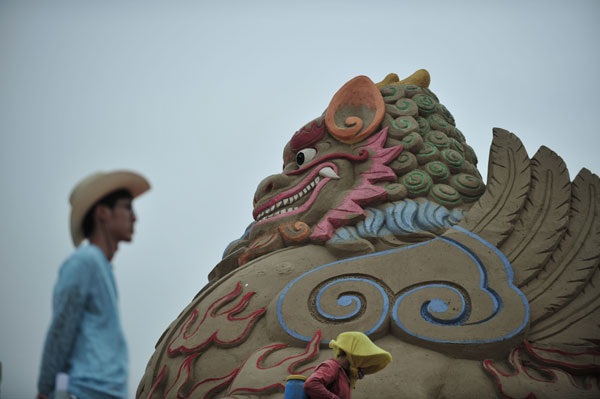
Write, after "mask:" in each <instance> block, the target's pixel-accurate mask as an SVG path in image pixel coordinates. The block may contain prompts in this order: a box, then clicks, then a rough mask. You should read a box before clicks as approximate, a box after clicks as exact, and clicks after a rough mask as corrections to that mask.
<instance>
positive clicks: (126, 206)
mask: <svg viewBox="0 0 600 399" xmlns="http://www.w3.org/2000/svg"><path fill="white" fill-rule="evenodd" d="M135 221H136V217H135V213H134V212H133V207H132V204H131V199H127V198H122V199H119V200H117V202H116V203H115V205H114V207H113V208H112V209H110V216H109V218H108V221H107V223H106V227H107V229H108V233H109V234H110V235H111V236H112V237H113V238H114V239H115V240H116V241H117V242H119V241H127V242H130V241H131V239H132V237H133V225H134V223H135Z"/></svg>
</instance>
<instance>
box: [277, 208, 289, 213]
mask: <svg viewBox="0 0 600 399" xmlns="http://www.w3.org/2000/svg"><path fill="white" fill-rule="evenodd" d="M286 212H287V209H282V210H281V212H279V213H286Z"/></svg>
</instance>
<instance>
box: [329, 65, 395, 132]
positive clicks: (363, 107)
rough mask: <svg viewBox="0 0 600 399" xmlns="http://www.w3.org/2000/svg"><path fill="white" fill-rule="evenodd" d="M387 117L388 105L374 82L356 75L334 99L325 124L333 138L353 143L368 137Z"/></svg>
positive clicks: (330, 104)
mask: <svg viewBox="0 0 600 399" xmlns="http://www.w3.org/2000/svg"><path fill="white" fill-rule="evenodd" d="M384 114H385V103H384V102H383V97H382V96H381V93H380V92H379V89H378V88H377V86H375V83H373V82H372V81H371V79H369V78H368V77H366V76H357V77H355V78H354V79H352V80H350V81H349V82H348V83H346V84H345V85H344V86H342V88H341V89H340V90H338V92H337V93H335V95H334V96H333V98H332V99H331V102H330V103H329V107H327V111H326V113H325V124H326V125H327V129H328V130H329V132H330V133H331V135H332V136H333V137H335V138H336V139H338V140H339V141H341V142H343V143H347V144H353V143H358V142H359V141H362V140H364V139H366V138H367V137H369V135H371V133H373V132H374V131H375V129H377V127H378V126H379V124H380V123H381V121H382V120H383V116H384Z"/></svg>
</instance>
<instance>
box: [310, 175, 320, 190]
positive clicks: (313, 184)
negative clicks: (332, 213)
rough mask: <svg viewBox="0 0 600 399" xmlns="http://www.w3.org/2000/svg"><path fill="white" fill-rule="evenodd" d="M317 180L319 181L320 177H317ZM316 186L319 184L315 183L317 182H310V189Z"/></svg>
mask: <svg viewBox="0 0 600 399" xmlns="http://www.w3.org/2000/svg"><path fill="white" fill-rule="evenodd" d="M317 179H318V177H317ZM315 184H317V183H315V181H314V180H313V181H311V182H310V188H313V187H314V186H315Z"/></svg>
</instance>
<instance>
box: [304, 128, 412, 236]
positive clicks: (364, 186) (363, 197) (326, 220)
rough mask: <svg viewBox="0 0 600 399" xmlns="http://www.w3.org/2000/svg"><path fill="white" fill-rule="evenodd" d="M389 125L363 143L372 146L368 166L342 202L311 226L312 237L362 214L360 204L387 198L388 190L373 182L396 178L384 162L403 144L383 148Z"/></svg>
mask: <svg viewBox="0 0 600 399" xmlns="http://www.w3.org/2000/svg"><path fill="white" fill-rule="evenodd" d="M387 132H388V128H387V127H386V128H385V129H383V130H381V131H380V132H379V133H376V134H374V135H373V136H371V137H370V138H369V139H368V140H367V142H366V143H365V145H364V146H363V147H362V148H364V149H366V150H371V152H372V155H371V158H372V160H373V162H372V164H371V167H370V168H369V170H367V171H365V172H363V173H361V174H360V179H361V180H360V183H359V184H358V186H356V187H354V188H353V189H352V190H351V191H350V192H349V193H348V194H347V195H346V196H345V197H344V199H343V200H342V203H341V205H339V206H338V207H335V208H333V209H331V210H330V211H329V212H327V214H325V216H324V217H323V219H321V221H320V222H319V223H317V225H316V226H315V227H314V229H313V231H312V234H311V235H310V238H311V240H313V241H321V242H324V241H327V240H329V239H330V238H331V236H332V235H333V232H334V231H335V230H336V229H338V228H340V227H343V226H346V225H348V224H350V223H351V222H352V220H353V219H354V217H355V216H356V215H363V216H364V214H365V211H364V210H363V208H364V207H365V206H367V205H370V204H373V203H379V202H382V201H384V200H385V199H386V198H387V191H386V190H385V189H384V188H383V187H379V186H375V185H374V183H379V182H383V181H392V182H395V181H396V174H395V173H394V171H393V170H392V169H391V168H390V167H389V166H387V164H388V163H390V162H391V161H392V160H393V159H394V158H396V157H397V156H398V155H399V154H400V153H401V152H402V145H397V146H394V147H389V148H383V145H384V143H385V140H386V139H387Z"/></svg>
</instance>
